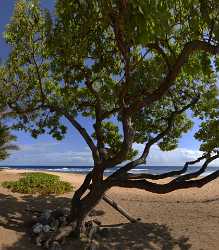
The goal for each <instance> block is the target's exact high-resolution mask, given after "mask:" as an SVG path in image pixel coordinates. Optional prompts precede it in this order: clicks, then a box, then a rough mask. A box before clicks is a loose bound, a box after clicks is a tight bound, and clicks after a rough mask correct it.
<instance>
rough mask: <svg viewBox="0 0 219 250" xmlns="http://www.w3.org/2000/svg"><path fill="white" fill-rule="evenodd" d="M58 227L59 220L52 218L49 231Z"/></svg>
mask: <svg viewBox="0 0 219 250" xmlns="http://www.w3.org/2000/svg"><path fill="white" fill-rule="evenodd" d="M59 225H60V222H59V220H57V219H54V218H53V219H52V221H51V223H50V227H51V230H52V231H56V230H58V228H59Z"/></svg>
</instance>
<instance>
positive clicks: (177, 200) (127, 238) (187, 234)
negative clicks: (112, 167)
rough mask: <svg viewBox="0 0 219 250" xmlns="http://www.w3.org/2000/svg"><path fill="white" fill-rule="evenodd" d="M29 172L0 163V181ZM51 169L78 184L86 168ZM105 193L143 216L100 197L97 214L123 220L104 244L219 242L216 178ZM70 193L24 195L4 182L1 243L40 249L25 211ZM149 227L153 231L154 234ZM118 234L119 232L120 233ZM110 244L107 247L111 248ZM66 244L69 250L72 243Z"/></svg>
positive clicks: (204, 245) (107, 221)
mask: <svg viewBox="0 0 219 250" xmlns="http://www.w3.org/2000/svg"><path fill="white" fill-rule="evenodd" d="M37 171H39V170H37ZM25 172H30V170H15V169H13V170H12V169H1V171H0V183H1V182H2V181H5V180H16V179H18V178H19V177H20V176H21V174H22V173H25ZM44 172H46V171H44ZM49 173H51V172H49ZM52 173H53V174H57V175H59V176H60V177H61V179H62V180H65V181H69V182H71V183H72V184H73V185H74V186H75V187H76V188H77V187H79V185H80V184H81V183H82V181H83V179H84V175H82V174H76V173H61V172H52ZM162 183H164V181H162ZM107 194H108V195H109V196H110V197H111V198H113V199H114V200H115V201H116V202H118V203H119V205H121V206H122V207H123V208H125V209H126V210H127V211H128V212H129V213H130V214H131V215H132V216H133V217H136V218H141V219H142V220H141V223H140V224H138V225H137V224H130V223H128V221H127V220H126V219H125V218H124V217H122V216H121V215H120V214H119V213H117V212H116V211H115V210H113V209H112V208H111V207H109V206H108V205H107V204H106V203H105V202H104V201H101V202H100V204H98V206H97V208H96V210H97V211H102V213H104V214H102V215H100V216H98V219H99V220H100V221H101V222H102V224H103V225H109V226H110V225H111V226H113V225H115V224H117V225H118V224H121V223H122V224H123V223H124V224H123V226H122V227H121V228H120V227H119V228H115V236H114V237H113V238H109V239H106V240H105V242H104V244H105V245H106V246H104V247H105V248H103V249H111V250H113V249H115V250H116V249H120V248H119V247H122V246H123V248H122V249H127V250H128V249H136V250H137V249H192V250H193V249H194V250H196V249H197V250H198V249H203V250H205V249H207V250H208V249H210V250H211V249H212V250H213V249H217V248H218V246H219V237H218V231H219V182H218V180H215V181H213V182H211V183H209V184H207V185H206V186H204V187H203V188H201V189H198V188H193V189H188V190H178V191H174V192H172V193H169V194H165V195H157V194H152V193H149V192H145V191H142V190H137V189H126V188H118V187H115V188H112V189H111V190H109V191H108V192H107ZM71 197H72V194H71V193H70V194H65V195H59V196H49V197H38V196H36V195H23V194H17V193H12V192H11V191H9V190H7V189H4V188H2V187H0V207H1V210H2V212H1V214H0V235H1V237H0V249H1V250H15V249H17V250H22V249H30V248H31V249H32V250H35V249H39V248H35V246H34V245H33V244H32V243H30V241H29V239H28V237H27V236H26V235H25V230H26V229H27V226H26V225H25V221H26V220H28V218H29V217H30V214H28V213H26V212H25V208H27V207H28V206H31V207H33V208H35V209H41V210H42V208H44V209H45V208H52V207H57V206H65V205H69V203H70V199H71ZM23 221H24V223H23ZM116 230H117V231H116ZM151 233H153V235H154V236H153V237H152V236H151ZM116 235H118V236H117V237H116ZM119 235H120V236H119ZM121 235H122V236H123V237H121ZM133 242H134V243H135V245H136V244H140V245H139V248H137V247H136V248H135V246H134V245H133V244H134V243H133ZM165 244H169V245H167V246H166V245H165ZM108 246H109V248H107V247H108ZM136 246H137V245H136ZM22 247H23V248H22ZM152 247H153V248H152ZM164 247H166V248H164ZM183 247H184V248H183ZM64 249H66V250H68V246H66V248H64ZM69 249H70V248H69Z"/></svg>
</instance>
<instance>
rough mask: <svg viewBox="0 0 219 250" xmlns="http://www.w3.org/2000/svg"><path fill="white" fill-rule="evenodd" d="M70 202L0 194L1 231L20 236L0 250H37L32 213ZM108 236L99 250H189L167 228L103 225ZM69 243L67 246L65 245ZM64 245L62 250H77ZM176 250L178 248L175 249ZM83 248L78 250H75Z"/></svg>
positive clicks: (52, 198) (186, 239)
mask: <svg viewBox="0 0 219 250" xmlns="http://www.w3.org/2000/svg"><path fill="white" fill-rule="evenodd" d="M70 201H71V199H70V198H66V197H59V196H58V197H57V196H52V195H51V196H37V197H36V196H32V195H23V196H22V197H20V198H19V199H18V198H16V197H14V196H13V195H4V194H0V209H1V212H0V228H1V227H3V228H5V229H7V230H14V231H16V232H19V233H21V234H19V235H20V236H19V238H18V239H17V241H16V242H14V243H13V244H11V245H10V246H8V245H7V246H6V245H4V243H3V245H1V246H0V249H1V250H26V249H31V250H39V249H41V248H40V247H37V246H35V245H34V243H33V242H31V240H30V230H31V223H32V217H33V215H34V213H36V214H37V213H39V212H40V211H42V210H43V209H55V208H58V207H60V208H61V207H69V206H70ZM103 213H104V211H99V210H96V212H95V213H94V216H98V215H99V216H101V215H103ZM103 227H105V228H108V230H107V231H108V232H109V234H108V235H107V236H103V235H102V236H101V238H99V239H98V241H100V248H98V249H101V250H109V249H110V250H112V249H114V250H144V249H145V250H155V249H160V250H161V249H162V250H172V249H181V250H188V249H190V248H191V245H190V244H188V238H185V237H181V238H178V239H175V238H174V237H173V236H172V235H171V232H170V230H169V228H168V227H167V226H166V225H160V224H155V223H152V224H149V223H142V222H138V223H127V224H117V225H103ZM68 243H69V242H68ZM72 246H73V245H72V244H71V243H70V244H67V245H65V246H64V247H63V250H70V249H76V248H72ZM176 247H177V248H176ZM80 249H83V248H78V250H80Z"/></svg>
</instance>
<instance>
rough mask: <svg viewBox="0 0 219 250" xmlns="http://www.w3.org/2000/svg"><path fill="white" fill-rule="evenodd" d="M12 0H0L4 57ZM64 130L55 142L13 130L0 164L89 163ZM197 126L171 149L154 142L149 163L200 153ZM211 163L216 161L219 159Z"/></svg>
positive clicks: (76, 139) (44, 0)
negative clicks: (12, 149) (13, 138)
mask: <svg viewBox="0 0 219 250" xmlns="http://www.w3.org/2000/svg"><path fill="white" fill-rule="evenodd" d="M14 3H15V0H0V58H1V59H3V60H4V59H5V58H6V57H7V55H8V54H9V52H10V49H9V47H8V46H7V45H6V44H5V42H4V39H3V31H4V29H5V25H6V24H7V23H8V22H9V20H10V17H11V15H12V13H13V6H14ZM41 4H42V6H43V7H46V8H48V9H50V10H52V9H53V6H54V1H53V0H50V1H48V0H41ZM79 121H80V122H81V123H82V124H83V126H85V127H86V128H89V126H90V124H91V122H90V121H87V120H84V119H83V118H80V117H79ZM65 123H66V124H67V126H68V133H67V134H66V136H65V139H64V140H62V141H61V142H57V141H56V140H55V139H53V138H51V137H50V136H48V135H42V136H40V137H39V138H38V139H33V138H32V137H31V136H30V135H29V134H27V133H24V132H17V131H14V132H13V133H14V134H15V135H16V136H17V142H16V144H17V145H18V146H19V148H20V150H19V151H17V152H13V153H12V154H11V156H10V158H9V159H7V160H5V161H2V162H1V163H0V165H57V166H60V165H61V166H68V165H90V164H92V159H91V154H90V152H89V149H88V147H87V146H86V144H85V143H84V141H83V139H82V138H81V137H80V136H79V135H78V133H77V132H76V131H75V130H74V129H73V128H72V127H71V126H70V124H68V123H67V122H65ZM197 126H198V121H195V126H194V128H193V129H192V130H191V131H190V132H189V133H188V134H186V135H184V136H183V138H182V139H180V143H179V148H178V149H177V150H174V151H172V152H168V153H166V152H161V151H160V150H159V149H158V147H157V146H155V147H153V149H152V152H151V155H150V157H149V160H148V164H149V165H182V164H183V163H184V162H185V161H187V160H191V159H194V158H196V157H197V156H198V155H200V152H199V151H198V145H199V143H198V142H197V141H195V140H194V138H193V134H194V131H195V130H196V128H197ZM135 148H137V149H139V151H141V150H142V148H143V145H137V144H136V145H135ZM214 164H217V165H219V162H215V163H214Z"/></svg>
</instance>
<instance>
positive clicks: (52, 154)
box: [0, 142, 219, 166]
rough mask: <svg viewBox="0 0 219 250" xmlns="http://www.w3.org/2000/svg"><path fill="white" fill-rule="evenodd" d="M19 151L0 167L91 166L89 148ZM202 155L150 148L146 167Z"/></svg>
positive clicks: (46, 146) (25, 147)
mask: <svg viewBox="0 0 219 250" xmlns="http://www.w3.org/2000/svg"><path fill="white" fill-rule="evenodd" d="M18 146H19V148H20V150H19V151H15V152H12V154H11V156H10V158H8V159H7V160H5V161H2V162H1V163H0V164H1V165H31V166H33V165H34V166H37V165H38V166H39V165H48V166H72V165H78V166H84V165H92V163H93V160H92V156H91V152H90V150H89V148H84V149H83V150H80V151H75V150H70V149H69V148H71V147H69V145H68V147H65V145H64V144H63V143H61V142H52V143H46V142H37V143H34V144H30V145H29V144H22V145H18ZM134 148H135V149H137V150H138V151H139V152H140V153H141V152H142V151H143V148H144V146H143V145H142V144H134ZM201 154H202V153H201V152H200V151H198V150H191V149H186V148H177V149H175V150H173V151H170V152H163V151H161V150H160V149H159V147H158V146H157V145H155V146H153V147H152V148H151V152H150V154H149V157H148V160H147V165H153V166H161V165H163V166H182V165H183V164H184V163H185V162H186V161H191V160H194V159H196V158H197V157H199V156H200V155H201ZM211 165H212V166H213V165H215V166H219V160H216V161H214V162H213V163H212V164H211Z"/></svg>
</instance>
